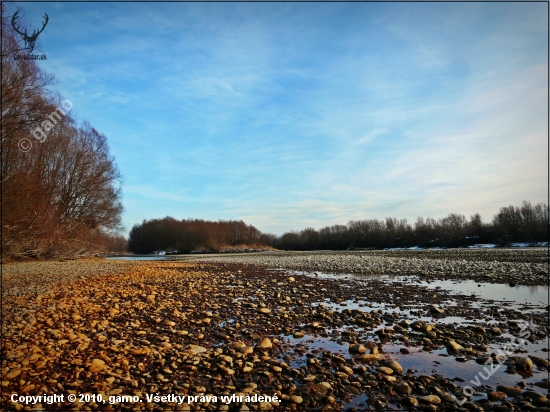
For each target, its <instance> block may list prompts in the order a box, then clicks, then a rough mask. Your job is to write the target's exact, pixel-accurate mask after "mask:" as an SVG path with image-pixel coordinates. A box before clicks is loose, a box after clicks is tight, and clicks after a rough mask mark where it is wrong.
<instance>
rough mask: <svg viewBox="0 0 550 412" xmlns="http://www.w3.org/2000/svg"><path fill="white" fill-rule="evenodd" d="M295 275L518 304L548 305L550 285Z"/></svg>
mask: <svg viewBox="0 0 550 412" xmlns="http://www.w3.org/2000/svg"><path fill="white" fill-rule="evenodd" d="M288 273H289V274H290V275H292V274H303V275H307V276H311V277H316V278H320V279H334V280H339V279H345V280H355V281H360V282H368V281H369V280H384V281H385V282H390V283H391V282H399V283H401V285H400V286H402V285H407V284H414V285H418V286H426V287H427V288H429V289H442V290H447V291H449V292H450V293H451V294H461V295H475V296H476V297H477V298H480V299H484V300H488V301H491V300H493V301H509V302H514V303H516V304H518V305H525V304H529V305H536V306H540V305H544V306H546V305H548V304H549V302H548V286H523V285H515V286H510V285H508V284H501V283H486V282H476V281H475V280H462V281H458V280H456V279H455V280H434V281H426V280H422V279H421V278H419V277H418V276H393V275H362V274H356V273H325V272H313V273H310V272H299V271H289V272H288Z"/></svg>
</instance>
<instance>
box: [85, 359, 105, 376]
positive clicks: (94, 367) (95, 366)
mask: <svg viewBox="0 0 550 412" xmlns="http://www.w3.org/2000/svg"><path fill="white" fill-rule="evenodd" d="M106 369H107V366H106V365H105V361H104V360H103V359H97V358H96V359H93V360H92V363H91V364H90V367H89V370H90V372H92V373H99V372H103V371H104V370H106Z"/></svg>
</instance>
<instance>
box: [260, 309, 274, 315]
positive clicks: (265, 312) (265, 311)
mask: <svg viewBox="0 0 550 412" xmlns="http://www.w3.org/2000/svg"><path fill="white" fill-rule="evenodd" d="M258 312H260V313H264V314H266V315H267V314H269V313H271V310H269V309H268V308H260V310H258Z"/></svg>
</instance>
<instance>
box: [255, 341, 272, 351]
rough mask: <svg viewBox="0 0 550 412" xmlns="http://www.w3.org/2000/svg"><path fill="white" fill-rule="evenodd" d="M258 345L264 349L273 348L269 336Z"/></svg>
mask: <svg viewBox="0 0 550 412" xmlns="http://www.w3.org/2000/svg"><path fill="white" fill-rule="evenodd" d="M257 346H258V347H259V348H262V349H271V348H272V347H273V344H272V343H271V341H270V340H269V339H268V338H263V339H262V340H261V341H260V343H258V345H257Z"/></svg>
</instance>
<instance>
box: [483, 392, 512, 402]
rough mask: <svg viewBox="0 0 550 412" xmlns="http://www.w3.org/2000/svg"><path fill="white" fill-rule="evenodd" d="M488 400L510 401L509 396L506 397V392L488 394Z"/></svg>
mask: <svg viewBox="0 0 550 412" xmlns="http://www.w3.org/2000/svg"><path fill="white" fill-rule="evenodd" d="M487 399H489V400H490V401H491V402H497V401H504V400H506V399H508V395H506V394H505V393H504V392H500V391H493V392H489V393H487Z"/></svg>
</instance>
